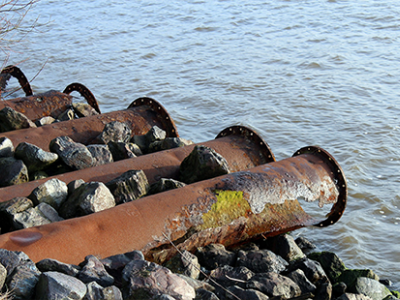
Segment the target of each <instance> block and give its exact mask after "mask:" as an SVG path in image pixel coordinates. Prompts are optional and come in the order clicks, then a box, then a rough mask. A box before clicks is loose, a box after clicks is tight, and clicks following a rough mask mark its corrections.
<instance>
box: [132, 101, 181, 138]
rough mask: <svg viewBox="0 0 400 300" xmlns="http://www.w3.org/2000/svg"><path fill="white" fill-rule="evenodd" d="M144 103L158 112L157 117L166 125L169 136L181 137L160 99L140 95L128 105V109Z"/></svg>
mask: <svg viewBox="0 0 400 300" xmlns="http://www.w3.org/2000/svg"><path fill="white" fill-rule="evenodd" d="M142 105H146V106H149V107H150V108H151V110H152V111H154V112H155V113H156V115H157V117H158V118H160V119H161V122H162V123H163V124H164V126H165V128H164V129H165V131H166V132H167V137H179V134H178V130H177V129H176V126H175V123H174V121H173V120H172V118H171V117H170V115H169V113H168V112H167V110H166V109H165V108H164V107H163V106H162V105H161V104H160V103H159V102H158V101H156V100H154V99H153V98H150V97H140V98H138V99H136V100H135V101H133V102H132V103H131V104H130V105H129V106H128V109H129V108H132V107H138V106H142Z"/></svg>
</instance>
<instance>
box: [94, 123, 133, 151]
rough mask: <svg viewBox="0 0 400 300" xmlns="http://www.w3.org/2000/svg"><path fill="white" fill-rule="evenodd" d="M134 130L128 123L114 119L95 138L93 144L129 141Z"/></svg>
mask: <svg viewBox="0 0 400 300" xmlns="http://www.w3.org/2000/svg"><path fill="white" fill-rule="evenodd" d="M131 133H132V130H131V129H130V127H129V126H128V125H127V124H126V123H121V122H118V121H113V122H110V123H108V124H106V125H105V126H104V129H103V132H102V133H100V135H99V136H98V137H97V138H96V139H95V140H94V142H93V144H105V145H106V144H108V143H109V142H111V141H112V142H122V143H127V142H129V140H130V139H131Z"/></svg>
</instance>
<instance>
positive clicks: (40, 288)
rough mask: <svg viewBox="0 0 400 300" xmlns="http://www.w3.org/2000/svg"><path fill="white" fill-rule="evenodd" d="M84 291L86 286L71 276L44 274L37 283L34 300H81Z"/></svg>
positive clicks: (56, 273) (53, 273)
mask: <svg viewBox="0 0 400 300" xmlns="http://www.w3.org/2000/svg"><path fill="white" fill-rule="evenodd" d="M86 291H87V289H86V285H85V284H84V283H83V282H82V281H80V280H79V279H77V278H75V277H73V276H69V275H66V274H63V273H59V272H44V273H42V275H41V276H40V278H39V281H38V283H37V287H36V297H35V299H37V300H52V299H65V300H81V299H83V297H84V296H85V294H86Z"/></svg>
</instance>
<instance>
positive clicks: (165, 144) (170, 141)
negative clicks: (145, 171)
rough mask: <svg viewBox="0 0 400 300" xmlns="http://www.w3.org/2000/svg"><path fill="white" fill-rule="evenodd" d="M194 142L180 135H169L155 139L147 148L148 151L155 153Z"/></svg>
mask: <svg viewBox="0 0 400 300" xmlns="http://www.w3.org/2000/svg"><path fill="white" fill-rule="evenodd" d="M191 144H193V142H192V141H189V140H185V139H183V138H178V137H168V138H165V139H163V140H160V141H154V142H152V143H151V144H150V145H149V148H148V150H147V152H148V153H153V152H157V151H162V150H167V149H173V148H178V147H184V146H188V145H191Z"/></svg>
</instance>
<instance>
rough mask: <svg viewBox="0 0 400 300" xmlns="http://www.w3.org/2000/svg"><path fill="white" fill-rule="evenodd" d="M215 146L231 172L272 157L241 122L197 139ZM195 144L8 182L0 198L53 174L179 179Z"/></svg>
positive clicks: (89, 178)
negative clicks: (140, 172) (142, 174)
mask: <svg viewBox="0 0 400 300" xmlns="http://www.w3.org/2000/svg"><path fill="white" fill-rule="evenodd" d="M198 145H204V146H207V147H210V148H212V149H214V150H215V151H216V152H217V153H219V154H221V155H222V156H223V157H224V158H225V159H226V160H227V162H228V165H229V166H230V170H231V172H237V171H241V170H245V169H249V168H252V167H255V166H258V165H262V164H266V163H269V162H273V161H275V157H274V155H273V153H272V151H271V149H270V148H269V146H268V144H267V143H265V142H264V141H263V139H262V138H261V137H260V136H259V135H258V134H257V133H256V132H255V131H253V130H251V129H249V128H246V127H244V126H233V127H229V128H226V129H225V130H223V131H221V132H220V133H219V134H218V136H217V137H216V139H215V140H211V141H207V142H203V143H199V144H198ZM194 147H195V145H189V146H186V147H179V148H174V149H170V150H165V151H160V152H156V153H150V154H147V155H143V156H139V157H134V158H130V159H125V160H122V161H117V162H114V163H109V164H106V165H101V166H97V167H93V168H88V169H83V170H79V171H73V172H68V173H64V174H60V175H56V176H52V177H49V178H45V179H41V180H35V181H31V182H26V183H24V184H19V185H13V186H8V187H4V188H1V189H0V202H3V201H7V200H10V199H12V198H14V197H27V196H29V195H30V193H31V192H32V191H33V190H34V189H35V188H36V187H37V186H39V185H41V184H43V183H44V182H46V181H47V180H50V179H52V178H58V179H60V180H61V181H63V182H65V183H67V184H68V183H70V182H71V181H73V180H75V179H83V180H84V181H86V182H91V181H98V182H104V183H106V182H109V181H111V180H113V179H115V178H117V177H118V176H120V175H122V173H124V172H126V171H127V170H144V172H145V174H146V176H147V179H148V181H149V183H150V184H152V183H154V182H156V181H158V180H160V178H172V179H179V166H180V164H181V163H182V161H183V160H184V159H185V157H187V156H188V155H189V153H190V152H191V151H192V150H193V148H194Z"/></svg>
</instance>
